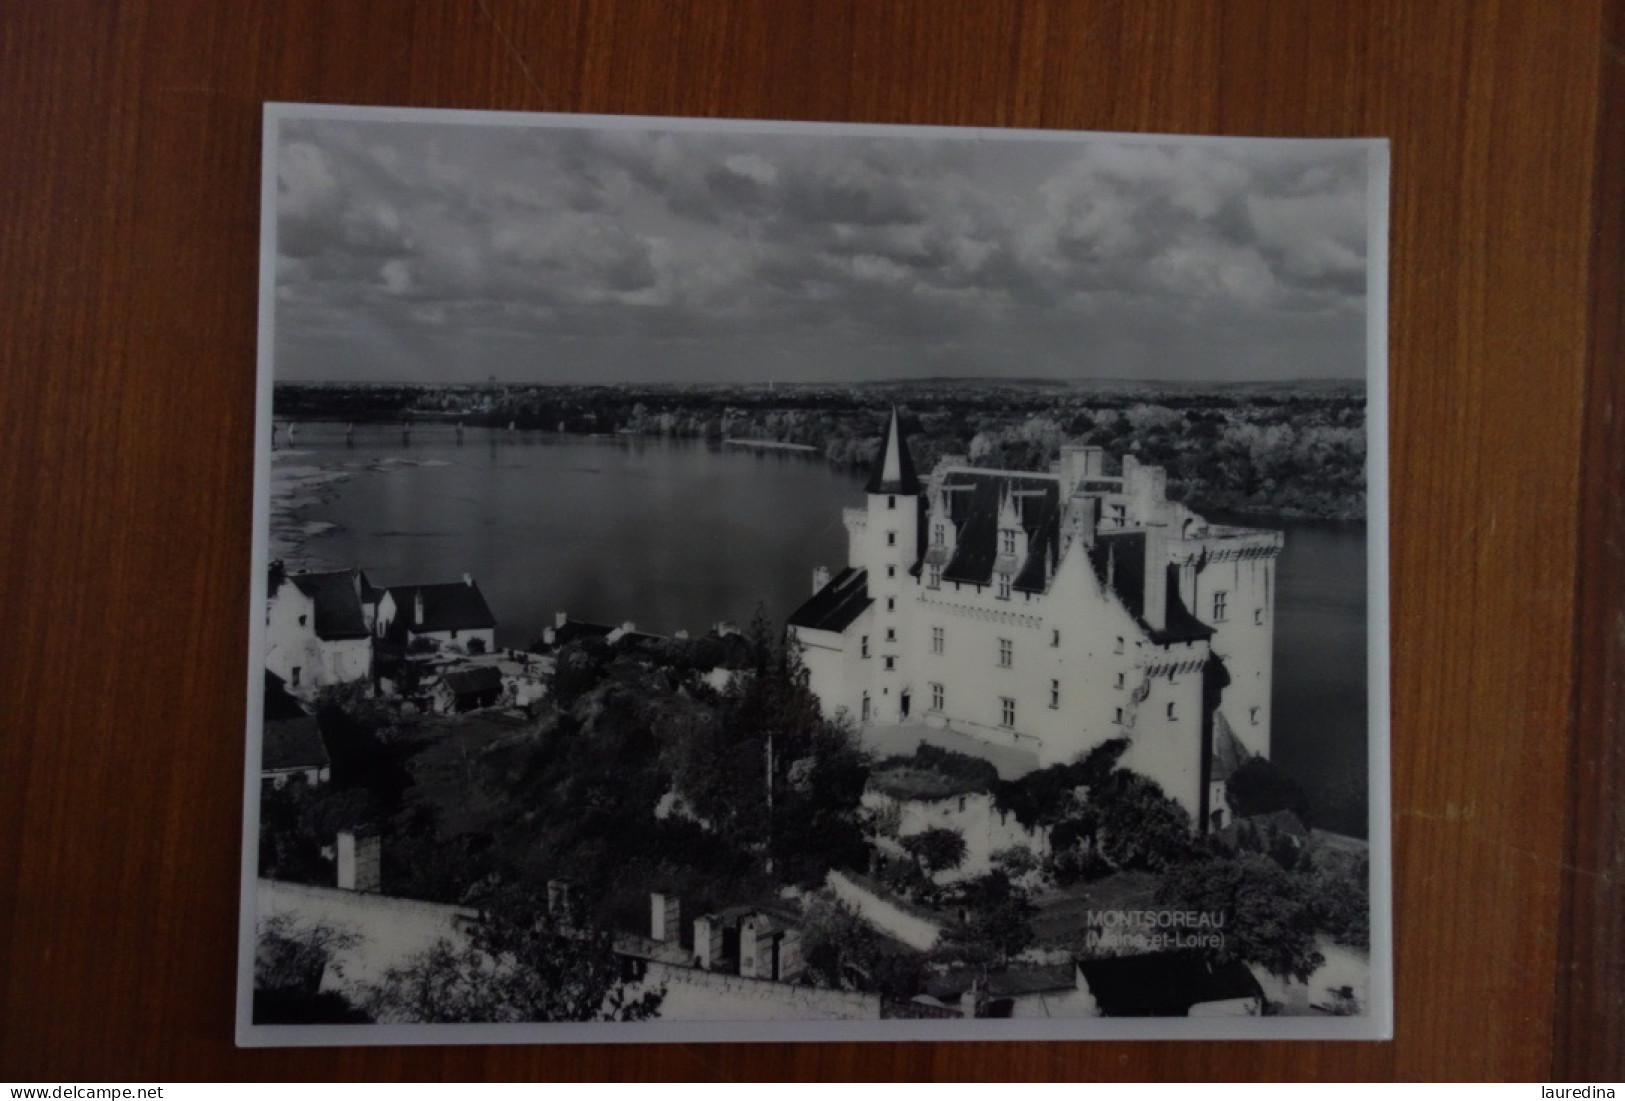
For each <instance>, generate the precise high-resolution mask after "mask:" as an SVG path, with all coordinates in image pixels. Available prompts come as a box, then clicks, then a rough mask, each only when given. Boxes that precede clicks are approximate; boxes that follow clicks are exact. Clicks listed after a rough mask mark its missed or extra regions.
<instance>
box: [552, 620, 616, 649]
mask: <svg viewBox="0 0 1625 1101" xmlns="http://www.w3.org/2000/svg"><path fill="white" fill-rule="evenodd" d="M614 630H615V628H613V627H611V626H609V625H608V624H604V623H586V622H583V621H582V620H579V619H567V620H565V621H564V622H563V623H562V624H561V625H559V626H557V627H555V628H553V645H554V646H563V645H564V644H565V643H566V642H574V641H576V640H577V639H581V638H604V637H606V636H607V635H609V634H610V633H611V632H612V631H614Z"/></svg>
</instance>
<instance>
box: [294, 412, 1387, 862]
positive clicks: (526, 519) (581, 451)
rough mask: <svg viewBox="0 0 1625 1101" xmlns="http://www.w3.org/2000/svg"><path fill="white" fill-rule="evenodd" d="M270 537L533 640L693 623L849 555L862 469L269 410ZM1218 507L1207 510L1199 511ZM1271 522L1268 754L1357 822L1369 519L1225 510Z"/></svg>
mask: <svg viewBox="0 0 1625 1101" xmlns="http://www.w3.org/2000/svg"><path fill="white" fill-rule="evenodd" d="M277 436H278V447H279V450H278V452H277V453H276V459H275V462H274V468H275V475H274V478H273V485H274V487H275V492H276V494H277V497H278V505H277V507H276V508H274V510H273V517H274V518H273V547H274V549H273V554H274V555H281V556H285V557H286V558H287V559H288V561H289V563H290V564H291V565H299V566H304V565H309V566H315V567H327V568H336V567H342V566H349V565H352V564H355V565H360V566H361V567H362V568H364V569H365V570H366V571H367V574H368V576H369V577H370V578H371V579H372V580H373V581H374V582H375V583H377V584H381V585H393V584H404V583H410V582H420V581H435V580H455V579H457V578H460V577H461V576H462V575H463V574H464V573H471V574H473V575H474V576H475V577H476V578H477V579H478V580H479V583H480V587H481V589H482V590H483V591H484V592H485V595H486V598H487V600H488V601H489V602H490V604H491V608H492V610H493V611H494V612H495V613H496V615H497V618H498V619H499V621H500V624H499V626H498V628H497V640H498V642H499V643H500V644H502V645H506V646H517V647H522V646H525V645H528V644H529V643H530V642H531V641H532V640H533V639H535V638H536V637H537V636H538V635H539V634H540V633H541V630H542V628H543V627H544V626H545V625H546V624H548V623H550V622H552V619H553V616H554V613H555V612H560V611H563V612H568V613H569V614H570V615H571V616H572V617H575V618H578V619H587V620H594V621H597V622H602V623H620V622H624V621H627V620H631V621H633V622H635V623H636V624H637V626H638V628H639V629H640V630H645V631H651V632H654V633H657V634H670V633H671V632H673V631H677V630H688V631H689V632H691V633H701V632H703V631H705V630H706V629H708V628H709V627H710V626H711V625H712V624H713V623H716V622H718V621H721V620H727V621H731V622H734V623H737V624H740V625H744V624H745V623H748V622H749V620H750V618H751V616H752V615H753V614H754V613H755V611H756V609H757V607H758V606H759V607H761V608H762V609H763V610H764V611H766V613H767V614H768V615H769V616H770V617H772V618H773V619H774V620H775V621H783V619H784V618H785V617H786V616H787V615H788V614H789V613H790V612H791V611H792V610H793V609H794V608H795V607H796V605H798V604H799V603H800V602H801V601H802V600H803V599H805V598H806V596H807V595H808V594H809V593H810V592H811V586H812V568H813V566H815V565H819V564H825V565H829V566H832V567H836V568H838V567H840V566H841V565H843V564H844V563H845V560H846V531H845V529H844V528H843V526H842V523H841V509H842V508H843V507H844V506H847V505H856V504H860V503H861V502H862V498H863V489H862V479H861V478H860V477H858V476H857V475H855V474H853V473H851V472H843V471H838V470H835V469H833V468H831V467H830V466H829V465H828V464H827V463H825V462H824V461H823V460H822V459H821V458H818V457H809V456H807V455H805V454H801V453H795V452H782V451H771V450H746V449H737V448H731V447H722V448H718V447H714V446H711V445H708V444H706V443H703V442H698V441H693V442H690V441H669V440H658V439H642V438H638V439H587V438H582V437H570V436H558V435H554V434H552V433H545V432H516V433H508V432H504V431H500V430H490V429H483V428H469V429H466V430H465V431H464V432H463V438H462V439H461V440H460V441H459V439H458V438H457V434H456V432H455V430H454V429H453V428H451V427H450V426H441V425H436V426H418V427H416V428H414V429H413V431H412V434H411V438H410V442H406V440H405V439H404V438H403V434H402V431H401V429H400V428H398V427H394V428H388V427H382V426H358V427H357V428H356V429H355V430H354V433H353V439H351V440H349V441H347V440H346V434H345V430H344V428H343V427H341V426H339V425H330V424H301V425H300V426H299V427H298V430H297V437H296V440H295V442H294V443H293V444H292V445H291V447H290V445H289V444H288V443H287V441H286V436H285V432H284V431H283V430H281V428H280V427H279V431H278V434H277ZM1212 518H1213V519H1221V517H1218V516H1214V517H1212ZM1223 519H1225V520H1227V521H1229V522H1243V523H1252V524H1255V525H1256V526H1268V527H1276V528H1280V529H1281V530H1283V531H1285V532H1286V545H1285V549H1284V550H1283V552H1282V555H1281V559H1280V562H1279V567H1278V574H1277V589H1278V594H1279V599H1278V603H1277V613H1276V641H1275V662H1276V670H1275V683H1274V692H1275V701H1274V703H1275V706H1274V712H1275V730H1274V733H1273V738H1272V742H1273V749H1272V756H1273V757H1274V759H1275V761H1276V763H1277V764H1279V765H1280V766H1281V767H1282V768H1283V769H1285V770H1286V771H1287V772H1288V773H1289V774H1290V775H1292V776H1293V777H1294V778H1295V779H1297V780H1298V782H1299V783H1301V784H1302V785H1303V786H1304V788H1305V789H1306V790H1307V791H1308V792H1309V795H1310V798H1311V800H1312V802H1313V804H1314V808H1315V817H1316V823H1317V824H1318V825H1322V826H1324V827H1326V828H1328V829H1332V830H1336V831H1338V832H1341V833H1347V834H1351V835H1354V836H1359V837H1364V836H1365V834H1366V790H1367V776H1366V745H1367V741H1366V739H1367V731H1366V716H1367V702H1366V677H1365V638H1366V591H1365V577H1366V573H1365V542H1366V540H1365V525H1364V524H1360V523H1348V522H1331V521H1306V520H1290V519H1286V520H1283V519H1274V518H1272V519H1270V520H1268V521H1260V520H1256V519H1255V520H1246V519H1244V518H1235V517H1223Z"/></svg>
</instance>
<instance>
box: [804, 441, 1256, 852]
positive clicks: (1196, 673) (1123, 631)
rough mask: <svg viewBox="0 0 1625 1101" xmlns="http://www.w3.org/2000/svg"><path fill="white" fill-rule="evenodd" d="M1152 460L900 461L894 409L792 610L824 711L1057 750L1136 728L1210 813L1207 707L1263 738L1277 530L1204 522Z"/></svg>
mask: <svg viewBox="0 0 1625 1101" xmlns="http://www.w3.org/2000/svg"><path fill="white" fill-rule="evenodd" d="M1166 482H1167V479H1166V475H1165V474H1164V472H1163V471H1162V470H1161V469H1160V468H1158V467H1153V466H1146V465H1143V464H1141V463H1139V462H1138V461H1137V460H1136V459H1135V458H1134V456H1132V455H1129V456H1125V457H1124V459H1123V462H1122V472H1121V473H1120V474H1116V475H1108V474H1107V473H1106V461H1105V454H1104V452H1103V451H1102V450H1101V449H1100V448H1097V447H1083V446H1074V445H1068V446H1065V447H1063V448H1062V450H1061V457H1060V459H1059V461H1058V462H1057V463H1055V464H1054V466H1053V467H1052V469H1051V470H1050V471H1049V472H1048V473H1026V472H1019V471H1009V470H990V469H983V468H980V467H974V466H971V465H970V464H969V461H968V460H966V459H964V458H962V457H958V456H948V457H945V458H944V459H943V460H942V461H941V462H940V463H939V464H938V465H937V468H936V469H935V470H934V471H932V472H931V474H930V476H929V477H928V478H924V479H922V478H921V477H920V476H919V474H918V473H917V472H916V470H915V468H914V462H913V458H912V457H911V455H910V453H909V448H908V442H907V439H906V438H905V435H904V433H903V430H902V428H901V425H900V423H899V420H898V416H897V413H896V411H895V410H894V411H893V413H892V416H891V419H890V422H889V424H888V425H887V429H886V436H885V442H884V444H883V446H882V449H881V451H880V454H879V456H878V457H877V459H876V461H875V465H874V469H873V471H872V474H871V476H870V478H869V481H868V483H867V485H866V487H865V490H866V504H865V505H864V506H863V507H861V508H849V509H847V510H846V511H845V514H844V520H845V524H846V529H847V534H848V545H849V552H848V559H847V564H846V567H845V568H844V569H842V570H841V571H839V572H838V573H835V574H833V575H832V574H831V573H830V571H829V570H827V569H825V568H823V567H820V568H819V569H818V570H815V571H814V577H813V588H814V592H813V595H812V597H811V598H810V599H809V600H807V601H806V602H805V603H804V604H802V605H801V607H800V608H798V609H797V610H796V611H795V612H794V613H792V615H791V616H790V620H789V625H790V631H791V633H792V635H793V637H794V638H795V639H796V641H797V642H798V643H799V644H800V647H801V654H802V660H803V662H804V663H805V665H806V668H807V671H808V674H809V678H810V683H811V686H812V688H813V690H814V691H815V692H816V693H817V694H818V697H819V699H820V701H821V704H822V707H823V709H824V712H825V714H826V715H828V716H830V717H834V716H836V715H838V714H841V713H844V714H846V715H847V716H849V717H851V718H853V719H855V720H857V721H858V722H860V723H862V724H863V725H864V726H865V727H866V728H869V729H873V728H876V727H897V726H908V725H917V726H919V727H920V728H922V729H923V730H944V729H946V730H951V731H954V732H956V733H958V734H961V735H966V736H968V738H969V739H972V740H974V741H975V742H978V743H981V744H984V745H988V746H996V747H1002V748H1005V749H1014V750H1019V751H1022V752H1023V753H1025V754H1027V755H1028V757H1029V759H1030V760H1031V761H1032V763H1033V767H1038V766H1043V765H1049V764H1056V763H1061V762H1067V761H1071V760H1074V759H1076V758H1077V757H1078V756H1079V755H1080V754H1082V753H1085V752H1087V751H1088V750H1090V749H1092V748H1094V747H1095V746H1097V745H1100V744H1101V743H1102V742H1105V741H1108V740H1111V739H1116V738H1123V739H1126V740H1127V741H1128V742H1129V748H1128V751H1127V752H1126V753H1125V755H1124V757H1123V759H1122V762H1121V763H1122V765H1123V767H1125V768H1130V769H1133V770H1134V771H1136V772H1139V773H1141V774H1142V775H1145V776H1148V777H1150V778H1151V779H1153V780H1155V781H1156V782H1157V783H1158V784H1159V785H1161V787H1162V789H1163V790H1164V791H1165V792H1167V793H1168V795H1169V796H1170V797H1172V798H1174V799H1175V800H1177V801H1178V802H1179V803H1180V804H1181V805H1182V806H1184V807H1185V808H1186V810H1187V811H1188V812H1189V813H1190V814H1191V816H1192V818H1193V820H1194V821H1195V822H1197V823H1198V824H1199V826H1200V827H1201V828H1211V827H1212V826H1213V825H1214V824H1215V823H1217V824H1220V825H1222V824H1223V818H1224V817H1225V813H1224V812H1225V802H1224V799H1223V798H1222V795H1223V789H1222V783H1216V782H1215V781H1214V779H1213V773H1214V761H1213V753H1214V740H1215V729H1216V726H1217V719H1218V717H1219V716H1223V717H1224V719H1225V720H1226V726H1227V728H1228V729H1229V730H1230V731H1231V732H1232V733H1233V736H1234V737H1235V739H1236V741H1237V742H1238V744H1239V745H1240V747H1241V748H1242V749H1244V750H1245V752H1246V753H1247V754H1249V755H1259V756H1268V754H1269V749H1270V684H1271V662H1272V659H1273V648H1274V614H1275V608H1274V601H1275V560H1276V558H1277V556H1278V555H1279V554H1280V551H1281V546H1282V537H1281V535H1280V533H1279V532H1274V531H1263V530H1254V529H1248V528H1239V527H1229V526H1224V525H1219V524H1210V523H1209V522H1207V521H1206V520H1205V519H1203V518H1202V517H1201V516H1198V515H1197V514H1196V513H1194V512H1192V511H1191V510H1190V509H1188V508H1186V507H1185V506H1183V505H1180V504H1177V503H1175V502H1172V501H1169V500H1168V499H1167V494H1166Z"/></svg>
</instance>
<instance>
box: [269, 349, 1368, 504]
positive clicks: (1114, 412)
mask: <svg viewBox="0 0 1625 1101" xmlns="http://www.w3.org/2000/svg"><path fill="white" fill-rule="evenodd" d="M893 405H896V406H897V407H899V408H900V409H902V410H903V413H904V417H905V423H906V425H907V427H908V430H909V432H910V448H911V449H912V451H913V454H914V458H915V463H916V465H917V466H918V467H919V469H920V470H921V471H922V472H924V471H928V470H930V469H931V468H932V466H934V465H935V464H936V462H937V460H938V459H940V458H941V457H942V456H944V455H962V456H965V457H967V458H969V459H970V460H971V461H972V462H974V463H976V464H977V465H980V466H988V467H997V468H1002V469H1016V470H1044V469H1047V467H1048V465H1049V464H1050V463H1051V462H1052V461H1054V460H1055V458H1056V457H1057V456H1058V455H1059V453H1060V448H1061V445H1062V444H1063V443H1086V444H1093V445H1097V446H1100V447H1103V448H1105V449H1106V451H1107V453H1108V455H1109V456H1110V458H1109V460H1108V464H1109V466H1111V467H1112V468H1114V469H1115V467H1116V466H1117V464H1119V463H1120V461H1121V457H1122V456H1123V455H1125V454H1134V455H1136V456H1138V457H1139V458H1140V459H1141V461H1143V462H1148V463H1154V464H1156V465H1159V466H1162V467H1164V468H1165V469H1166V470H1167V471H1168V485H1169V493H1170V496H1172V497H1174V498H1175V499H1178V500H1182V501H1185V502H1186V503H1188V504H1190V505H1192V506H1193V507H1196V508H1199V509H1222V510H1231V511H1243V512H1254V513H1271V514H1276V515H1291V516H1309V517H1321V518H1335V519H1355V518H1361V517H1363V516H1364V515H1365V463H1366V447H1365V391H1364V387H1363V386H1361V385H1360V384H1358V383H1346V384H1336V383H1334V384H1327V383H1315V384H1305V385H1300V386H1292V385H1289V384H1274V385H1266V384H1260V385H1256V386H1226V387H1215V388H1213V389H1208V390H1203V389H1197V388H1192V387H1188V386H1159V385H1157V384H1144V385H1141V386H1128V385H1124V384H1112V385H1109V386H1103V387H1101V388H1100V389H1087V388H1082V387H1067V388H1056V387H1042V388H1040V387H1035V386H1031V385H1021V384H1014V383H1008V382H985V383H967V382H963V381H960V382H954V383H946V382H916V383H894V384H881V385H869V386H794V387H782V388H775V389H769V388H766V387H761V386H755V387H733V386H711V387H700V386H692V387H639V386H502V385H498V384H494V383H493V384H490V385H483V386H343V385H302V384H283V385H280V386H278V387H277V389H276V397H275V412H276V416H277V418H278V419H282V420H323V421H344V422H354V423H379V422H383V423H400V422H416V423H425V422H446V421H456V422H460V423H463V424H467V425H471V426H475V425H485V426H493V427H507V426H509V425H512V426H514V427H516V428H518V429H522V430H528V431H534V430H545V431H552V432H564V433H574V434H603V435H608V434H621V435H636V436H668V437H674V438H689V439H709V440H721V439H724V438H737V439H753V440H769V441H775V442H780V443H794V444H802V445H806V446H810V447H813V448H815V449H817V450H818V451H819V452H821V453H822V454H824V455H825V456H826V458H828V459H829V461H830V462H831V463H833V464H835V465H837V466H841V467H851V468H860V469H861V468H863V467H866V466H867V465H868V464H869V463H870V462H871V461H873V458H874V455H875V453H876V452H877V451H878V449H879V447H880V442H881V435H880V434H881V432H882V430H883V426H884V420H883V417H884V412H885V411H886V410H887V409H888V408H889V407H891V406H893Z"/></svg>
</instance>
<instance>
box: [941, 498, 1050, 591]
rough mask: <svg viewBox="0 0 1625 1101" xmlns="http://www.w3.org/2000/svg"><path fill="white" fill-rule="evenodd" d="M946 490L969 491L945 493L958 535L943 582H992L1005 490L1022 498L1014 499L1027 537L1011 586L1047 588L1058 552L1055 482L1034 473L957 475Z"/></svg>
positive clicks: (1020, 588) (1025, 588)
mask: <svg viewBox="0 0 1625 1101" xmlns="http://www.w3.org/2000/svg"><path fill="white" fill-rule="evenodd" d="M944 485H945V486H946V487H947V488H948V489H950V490H952V489H954V487H956V486H968V487H969V489H959V490H958V491H957V492H949V493H944V494H943V496H944V497H945V498H946V500H947V505H948V515H949V518H950V519H952V520H953V523H954V529H955V531H956V533H957V534H956V542H955V547H954V556H953V558H952V559H951V560H950V561H949V562H948V564H947V566H946V567H944V568H943V571H942V578H943V580H944V581H963V582H968V583H970V584H973V585H990V584H992V583H993V564H994V560H995V559H997V558H998V556H999V510H1000V508H1001V506H1002V505H1003V503H1004V495H1005V492H1006V491H1007V490H1009V491H1014V492H1016V493H1019V494H1022V495H1021V496H1017V497H1015V498H1013V500H1014V502H1015V506H1016V511H1017V513H1018V514H1019V515H1020V517H1021V526H1022V528H1023V530H1025V531H1026V533H1027V560H1026V561H1025V562H1023V563H1022V564H1021V565H1020V567H1019V568H1018V569H1017V571H1016V577H1015V580H1014V581H1013V582H1012V583H1011V587H1012V588H1015V589H1019V590H1020V591H1022V592H1030V593H1041V592H1043V591H1044V590H1045V589H1046V588H1048V585H1049V578H1048V577H1047V576H1046V575H1047V573H1048V568H1047V567H1048V560H1049V559H1050V558H1051V557H1052V556H1056V555H1058V554H1059V552H1060V549H1061V523H1060V512H1061V487H1060V483H1059V482H1057V481H1056V480H1055V479H1054V478H1046V477H1042V476H1040V475H1036V474H1019V473H1009V474H1005V473H998V474H995V473H990V472H987V471H969V470H955V471H953V472H952V473H950V474H949V475H948V476H947V480H946V482H945V483H944Z"/></svg>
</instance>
